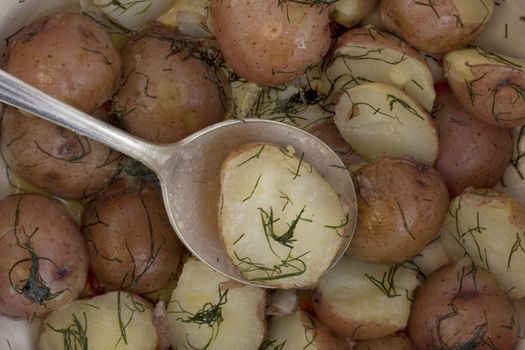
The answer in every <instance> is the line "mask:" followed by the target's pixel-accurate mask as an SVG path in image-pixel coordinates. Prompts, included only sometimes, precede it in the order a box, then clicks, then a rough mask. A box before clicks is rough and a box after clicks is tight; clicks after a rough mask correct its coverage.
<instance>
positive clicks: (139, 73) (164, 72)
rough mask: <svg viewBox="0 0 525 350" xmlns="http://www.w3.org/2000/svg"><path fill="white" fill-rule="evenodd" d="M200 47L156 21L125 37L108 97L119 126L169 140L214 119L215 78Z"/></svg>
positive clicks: (219, 114)
mask: <svg viewBox="0 0 525 350" xmlns="http://www.w3.org/2000/svg"><path fill="white" fill-rule="evenodd" d="M188 46H189V48H186V47H188ZM204 50H207V49H206V48H205V47H204V46H203V45H202V43H199V42H191V41H187V40H185V39H182V38H180V37H178V36H177V34H176V32H175V31H173V30H172V29H170V28H168V27H164V26H161V25H156V26H153V27H151V28H149V29H147V30H146V31H145V32H144V33H142V34H139V35H138V36H137V37H136V38H134V39H132V40H130V41H129V42H128V43H127V45H125V46H124V48H123V50H122V60H123V81H122V86H121V87H120V89H119V91H118V93H117V94H116V95H115V96H114V97H113V99H112V101H111V105H112V111H113V113H114V114H115V115H116V116H117V118H119V119H120V120H121V122H122V124H123V126H124V128H125V129H126V130H128V131H129V132H130V133H132V134H134V135H137V136H139V137H141V138H144V139H146V140H149V141H152V142H157V143H171V142H176V141H179V140H180V139H182V138H184V137H186V136H188V135H190V134H192V133H194V132H195V131H198V130H200V129H202V128H204V127H206V126H208V125H210V124H213V123H215V122H218V121H220V120H221V119H222V118H223V116H224V106H223V101H222V100H221V90H220V88H219V86H220V81H219V80H218V79H219V77H218V75H217V73H216V72H215V70H214V69H215V68H216V67H211V66H210V65H209V63H208V62H207V61H205V52H204Z"/></svg>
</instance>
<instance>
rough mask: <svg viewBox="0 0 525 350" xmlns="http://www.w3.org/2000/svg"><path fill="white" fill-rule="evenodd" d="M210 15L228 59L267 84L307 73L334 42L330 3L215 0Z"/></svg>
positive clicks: (243, 73) (251, 77) (238, 70)
mask: <svg viewBox="0 0 525 350" xmlns="http://www.w3.org/2000/svg"><path fill="white" fill-rule="evenodd" d="M209 15H210V22H211V27H212V31H213V32H214V34H215V36H216V37H217V40H218V41H219V45H220V47H221V51H222V53H223V55H224V59H225V60H226V63H228V64H229V65H230V66H231V67H232V68H233V70H234V71H235V72H236V73H237V74H239V75H240V76H242V77H243V78H245V79H248V80H250V81H253V82H255V83H258V84H261V85H269V86H275V85H279V84H282V83H285V82H287V81H290V80H292V79H293V78H294V77H296V76H299V75H301V74H302V73H303V72H304V71H305V69H306V68H307V67H309V66H314V65H316V64H318V63H320V62H321V60H322V59H323V56H324V55H325V54H326V52H327V51H328V49H329V47H330V44H331V38H330V28H329V23H330V10H329V8H328V6H326V5H312V4H301V3H298V2H295V1H283V2H282V4H280V3H279V2H278V1H274V0H258V1H244V0H212V1H211V4H210V12H209Z"/></svg>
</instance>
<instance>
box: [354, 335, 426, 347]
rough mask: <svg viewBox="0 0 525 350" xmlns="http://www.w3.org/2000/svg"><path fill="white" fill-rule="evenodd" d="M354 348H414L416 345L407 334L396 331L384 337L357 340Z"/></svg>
mask: <svg viewBox="0 0 525 350" xmlns="http://www.w3.org/2000/svg"><path fill="white" fill-rule="evenodd" d="M354 350H416V347H415V346H414V343H412V340H411V339H410V337H409V336H408V334H406V333H405V332H398V333H393V334H389V335H387V336H386V337H381V338H373V339H366V340H359V341H358V342H357V344H356V345H355V346H354Z"/></svg>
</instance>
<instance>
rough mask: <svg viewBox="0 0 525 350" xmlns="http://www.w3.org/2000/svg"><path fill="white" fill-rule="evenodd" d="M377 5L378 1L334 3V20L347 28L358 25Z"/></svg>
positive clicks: (346, 0) (341, 0) (341, 1)
mask: <svg viewBox="0 0 525 350" xmlns="http://www.w3.org/2000/svg"><path fill="white" fill-rule="evenodd" d="M376 5H377V0H339V1H335V2H334V6H333V8H332V18H333V19H334V21H336V22H337V23H340V24H342V25H344V26H347V27H353V26H354V25H356V24H358V23H359V21H361V19H363V18H364V17H365V16H366V15H367V14H369V13H370V12H371V11H372V9H373V8H374V7H375V6H376Z"/></svg>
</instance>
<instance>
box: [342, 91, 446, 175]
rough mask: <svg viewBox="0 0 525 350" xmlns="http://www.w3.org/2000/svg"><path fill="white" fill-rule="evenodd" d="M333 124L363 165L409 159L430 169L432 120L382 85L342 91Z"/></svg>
mask: <svg viewBox="0 0 525 350" xmlns="http://www.w3.org/2000/svg"><path fill="white" fill-rule="evenodd" d="M335 124H336V125H337V128H338V129H339V131H340V132H341V135H342V136H343V138H344V139H345V140H346V142H348V143H349V144H350V146H352V148H353V149H354V150H355V151H356V153H357V154H358V155H359V156H361V157H362V158H363V159H364V160H366V161H371V160H374V159H377V158H380V157H382V156H410V157H412V158H414V159H415V160H417V161H418V162H420V163H423V164H426V165H429V166H432V165H433V164H434V162H435V160H436V158H437V154H438V133H437V130H436V127H435V125H434V121H433V119H432V117H431V116H430V115H429V114H428V113H427V112H425V111H424V110H423V109H422V108H420V107H419V106H418V104H417V103H415V102H414V101H413V100H412V99H411V98H410V97H409V96H408V95H407V94H405V93H404V92H403V91H401V90H399V89H397V88H395V87H393V86H389V85H385V84H382V83H364V84H361V85H358V86H355V87H352V88H350V89H348V90H345V91H343V93H342V94H341V96H340V97H339V100H338V101H337V104H336V106H335Z"/></svg>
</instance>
